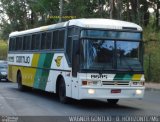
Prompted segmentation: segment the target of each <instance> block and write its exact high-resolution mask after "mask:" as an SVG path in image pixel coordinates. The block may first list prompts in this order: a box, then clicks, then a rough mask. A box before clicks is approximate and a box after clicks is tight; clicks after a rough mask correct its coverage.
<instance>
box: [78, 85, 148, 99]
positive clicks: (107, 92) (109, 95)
mask: <svg viewBox="0 0 160 122" xmlns="http://www.w3.org/2000/svg"><path fill="white" fill-rule="evenodd" d="M144 90H145V87H108V88H107V87H99V88H98V87H88V86H82V87H81V88H80V89H79V99H123V98H143V96H144Z"/></svg>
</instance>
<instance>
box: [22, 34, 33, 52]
mask: <svg viewBox="0 0 160 122" xmlns="http://www.w3.org/2000/svg"><path fill="white" fill-rule="evenodd" d="M30 43H31V38H30V36H29V35H28V36H24V38H23V50H30Z"/></svg>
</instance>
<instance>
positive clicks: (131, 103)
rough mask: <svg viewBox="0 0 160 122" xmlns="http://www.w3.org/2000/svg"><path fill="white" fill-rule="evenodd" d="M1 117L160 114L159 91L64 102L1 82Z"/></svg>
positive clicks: (13, 84) (43, 93)
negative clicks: (116, 98) (111, 101)
mask: <svg viewBox="0 0 160 122" xmlns="http://www.w3.org/2000/svg"><path fill="white" fill-rule="evenodd" d="M0 115H1V116H75V115H76V116H83V115H84V116H94V115H96V116H99V115H104V116H110V115H112V116H117V115H120V116H123V115H125V116H130V115H132V116H134V115H137V116H139V115H144V116H148V115H157V116H158V115H160V90H149V89H147V90H146V92H145V95H144V98H143V99H132V100H131V99H126V100H120V101H119V102H118V105H116V106H111V105H109V104H108V103H107V102H106V101H101V100H81V101H77V100H70V103H69V104H62V103H60V102H59V101H58V98H57V97H56V95H54V94H51V93H46V92H42V91H38V90H27V91H25V92H22V91H19V90H18V89H17V84H16V83H11V82H0Z"/></svg>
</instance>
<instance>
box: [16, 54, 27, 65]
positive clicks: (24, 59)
mask: <svg viewBox="0 0 160 122" xmlns="http://www.w3.org/2000/svg"><path fill="white" fill-rule="evenodd" d="M16 62H17V63H27V64H29V63H30V57H29V56H16Z"/></svg>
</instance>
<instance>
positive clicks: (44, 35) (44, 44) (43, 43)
mask: <svg viewBox="0 0 160 122" xmlns="http://www.w3.org/2000/svg"><path fill="white" fill-rule="evenodd" d="M41 49H42V50H43V49H46V32H44V33H42V35H41Z"/></svg>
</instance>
